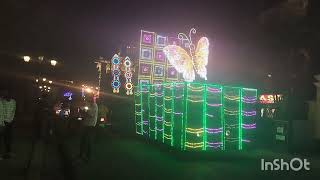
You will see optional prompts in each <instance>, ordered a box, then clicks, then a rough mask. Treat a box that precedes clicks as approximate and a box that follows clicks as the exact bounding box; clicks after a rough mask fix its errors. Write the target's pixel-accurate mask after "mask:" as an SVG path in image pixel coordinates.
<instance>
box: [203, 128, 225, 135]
mask: <svg viewBox="0 0 320 180" xmlns="http://www.w3.org/2000/svg"><path fill="white" fill-rule="evenodd" d="M206 131H207V133H209V134H218V133H221V132H222V128H206Z"/></svg>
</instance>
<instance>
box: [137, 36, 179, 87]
mask: <svg viewBox="0 0 320 180" xmlns="http://www.w3.org/2000/svg"><path fill="white" fill-rule="evenodd" d="M171 39H173V38H171V37H167V36H163V35H160V34H157V33H155V32H150V31H144V30H141V36H140V53H139V71H138V83H139V84H159V83H163V82H165V81H166V82H174V81H179V74H178V72H177V71H176V69H175V68H174V67H173V66H172V65H170V63H169V62H168V60H167V58H166V56H165V54H164V52H163V48H164V47H165V46H167V45H171V44H174V43H175V44H180V41H181V40H179V39H177V38H175V39H176V40H175V41H171Z"/></svg>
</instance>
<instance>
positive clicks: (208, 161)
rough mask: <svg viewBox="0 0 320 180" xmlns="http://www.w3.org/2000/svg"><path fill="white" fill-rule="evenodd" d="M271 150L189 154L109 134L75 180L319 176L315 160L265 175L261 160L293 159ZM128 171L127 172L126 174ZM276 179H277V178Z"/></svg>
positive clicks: (73, 147)
mask: <svg viewBox="0 0 320 180" xmlns="http://www.w3.org/2000/svg"><path fill="white" fill-rule="evenodd" d="M77 143H78V141H77V138H72V139H69V140H68V141H67V142H66V144H65V145H66V148H67V153H68V154H69V155H70V156H71V155H74V154H76V153H77V150H78V149H77V148H78V145H77ZM292 157H293V156H291V155H288V154H280V153H273V152H270V151H258V150H255V151H252V152H243V153H241V154H239V153H236V154H234V153H220V152H217V153H187V152H178V151H172V150H170V149H168V148H166V147H164V146H162V145H160V144H155V143H148V142H147V141H145V140H143V139H138V138H132V137H121V136H119V135H116V134H115V133H112V132H110V131H109V132H108V133H105V134H100V135H99V136H98V138H97V141H96V145H95V150H94V157H93V159H92V161H91V162H90V163H89V164H82V165H78V166H76V167H74V168H73V173H74V174H75V177H74V178H75V179H81V180H82V179H83V180H85V179H128V178H130V179H183V180H185V179H192V180H194V179H235V178H240V179H253V178H255V179H258V178H259V179H270V176H275V177H274V178H276V179H302V178H305V179H310V178H312V177H319V175H320V173H319V172H320V171H319V170H320V166H319V165H320V164H319V158H317V159H318V160H317V161H316V159H315V157H313V158H312V159H311V164H312V171H310V172H307V171H301V172H297V173H295V172H284V171H283V172H262V171H261V170H260V166H261V165H260V159H261V158H265V159H272V158H285V159H286V158H292ZM123 169H125V170H126V171H125V172H126V173H123ZM274 178H273V179H274Z"/></svg>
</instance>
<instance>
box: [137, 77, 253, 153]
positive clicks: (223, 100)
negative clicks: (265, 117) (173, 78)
mask: <svg viewBox="0 0 320 180" xmlns="http://www.w3.org/2000/svg"><path fill="white" fill-rule="evenodd" d="M134 98H135V123H136V133H137V134H140V135H143V136H147V137H149V138H150V139H153V140H156V141H160V142H162V143H165V144H167V145H169V146H173V147H176V148H178V149H181V150H201V151H216V150H242V149H244V148H247V146H249V145H250V142H253V141H254V134H255V131H254V130H255V128H256V124H255V118H256V109H255V108H256V104H255V102H257V90H256V89H249V88H239V87H228V86H221V85H216V84H205V83H188V82H185V83H182V82H172V83H163V84H148V85H146V84H143V85H142V84H140V85H139V86H138V87H137V88H135V93H134Z"/></svg>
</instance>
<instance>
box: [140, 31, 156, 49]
mask: <svg viewBox="0 0 320 180" xmlns="http://www.w3.org/2000/svg"><path fill="white" fill-rule="evenodd" d="M141 44H144V45H148V46H153V44H154V33H153V32H147V31H142V32H141Z"/></svg>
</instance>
